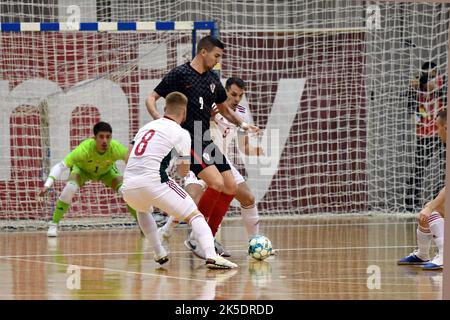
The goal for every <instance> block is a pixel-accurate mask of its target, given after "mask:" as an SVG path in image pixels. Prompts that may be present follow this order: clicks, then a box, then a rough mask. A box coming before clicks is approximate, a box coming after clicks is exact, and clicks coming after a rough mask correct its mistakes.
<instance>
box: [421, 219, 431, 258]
mask: <svg viewBox="0 0 450 320" xmlns="http://www.w3.org/2000/svg"><path fill="white" fill-rule="evenodd" d="M432 239H433V236H432V234H431V232H423V231H422V230H421V228H420V227H417V246H418V248H419V251H418V253H417V255H418V256H419V258H421V259H422V260H430V246H431V240H432Z"/></svg>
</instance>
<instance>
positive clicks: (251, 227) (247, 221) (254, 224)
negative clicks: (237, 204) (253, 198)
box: [241, 204, 259, 237]
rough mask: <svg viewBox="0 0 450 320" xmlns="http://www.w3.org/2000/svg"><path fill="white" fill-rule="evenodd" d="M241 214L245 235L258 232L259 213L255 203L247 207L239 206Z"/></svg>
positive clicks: (253, 234)
mask: <svg viewBox="0 0 450 320" xmlns="http://www.w3.org/2000/svg"><path fill="white" fill-rule="evenodd" d="M241 216H242V222H243V223H244V226H245V229H246V230H247V235H248V236H249V237H251V236H255V235H257V234H259V215H258V207H257V206H256V204H253V205H251V206H249V207H243V206H241Z"/></svg>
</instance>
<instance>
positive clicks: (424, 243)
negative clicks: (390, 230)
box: [397, 220, 433, 265]
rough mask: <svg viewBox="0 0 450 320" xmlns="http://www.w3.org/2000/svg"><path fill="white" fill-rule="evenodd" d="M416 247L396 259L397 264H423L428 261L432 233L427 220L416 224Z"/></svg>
mask: <svg viewBox="0 0 450 320" xmlns="http://www.w3.org/2000/svg"><path fill="white" fill-rule="evenodd" d="M416 233H417V249H416V250H414V251H413V252H412V253H410V254H409V255H407V256H406V257H404V258H402V259H400V260H399V261H397V264H399V265H411V264H425V263H427V262H428V261H430V247H431V241H432V239H433V235H432V233H431V231H430V228H429V225H428V222H421V221H420V220H419V223H418V225H417V231H416Z"/></svg>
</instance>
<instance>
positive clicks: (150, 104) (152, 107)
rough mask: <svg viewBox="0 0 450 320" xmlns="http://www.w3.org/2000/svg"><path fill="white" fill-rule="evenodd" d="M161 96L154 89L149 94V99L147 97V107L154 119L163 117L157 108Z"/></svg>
mask: <svg viewBox="0 0 450 320" xmlns="http://www.w3.org/2000/svg"><path fill="white" fill-rule="evenodd" d="M159 98H161V96H160V95H159V94H157V93H156V92H155V91H152V92H151V93H150V94H149V95H148V96H147V99H145V106H146V107H147V111H148V113H150V115H151V116H152V118H153V119H155V120H157V119H159V118H161V115H160V114H159V112H158V110H157V109H156V101H158V99H159Z"/></svg>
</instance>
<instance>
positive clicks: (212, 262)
mask: <svg viewBox="0 0 450 320" xmlns="http://www.w3.org/2000/svg"><path fill="white" fill-rule="evenodd" d="M206 267H208V268H209V269H233V268H237V267H238V265H237V264H235V263H233V262H231V261H228V260H227V259H225V258H224V257H222V256H219V255H217V256H215V257H214V258H207V259H206Z"/></svg>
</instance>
